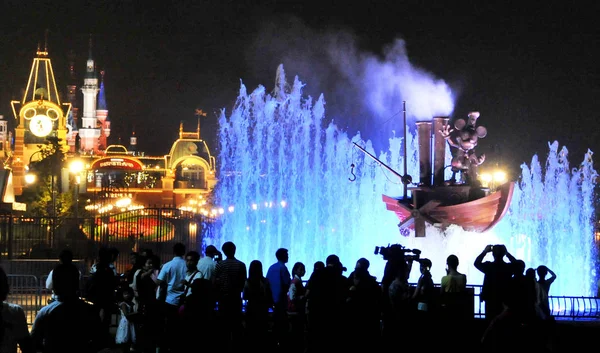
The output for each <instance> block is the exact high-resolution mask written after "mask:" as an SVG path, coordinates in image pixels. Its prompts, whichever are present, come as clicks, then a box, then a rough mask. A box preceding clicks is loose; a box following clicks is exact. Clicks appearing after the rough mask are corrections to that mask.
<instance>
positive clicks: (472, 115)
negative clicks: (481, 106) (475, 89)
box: [469, 112, 479, 119]
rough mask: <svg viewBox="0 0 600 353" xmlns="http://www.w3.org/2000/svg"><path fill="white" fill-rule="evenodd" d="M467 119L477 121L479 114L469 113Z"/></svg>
mask: <svg viewBox="0 0 600 353" xmlns="http://www.w3.org/2000/svg"><path fill="white" fill-rule="evenodd" d="M469 118H471V119H478V118H479V112H470V113H469Z"/></svg>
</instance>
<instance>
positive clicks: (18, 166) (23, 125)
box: [11, 32, 71, 195]
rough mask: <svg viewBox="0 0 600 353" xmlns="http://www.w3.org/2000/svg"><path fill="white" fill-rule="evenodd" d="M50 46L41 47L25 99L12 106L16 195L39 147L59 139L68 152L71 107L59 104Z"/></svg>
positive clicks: (66, 104) (13, 165) (21, 189)
mask: <svg viewBox="0 0 600 353" xmlns="http://www.w3.org/2000/svg"><path fill="white" fill-rule="evenodd" d="M46 35H47V32H46ZM47 44H48V38H47V37H46V42H45V45H44V49H43V50H42V49H40V47H39V46H38V50H37V52H36V57H35V58H34V59H33V64H32V66H31V72H30V73H29V79H28V81H27V86H26V88H25V93H24V94H23V98H22V99H21V100H18V101H12V102H11V105H12V108H13V114H14V116H15V119H16V121H17V124H16V125H17V126H16V128H15V142H14V145H15V146H14V154H13V160H12V164H11V167H12V170H13V185H14V192H15V195H21V194H22V193H23V185H24V181H25V180H24V175H25V167H26V166H28V165H29V162H30V160H32V159H33V157H35V156H34V154H36V153H37V152H39V147H38V146H39V145H42V144H45V143H46V142H47V138H48V137H56V138H58V140H59V144H60V145H61V148H62V149H63V151H64V152H67V151H68V145H67V139H66V138H67V131H68V130H67V119H66V117H67V116H68V115H69V113H70V110H71V103H61V101H60V94H59V92H58V88H57V85H56V80H55V79H54V70H53V69H52V62H51V61H50V58H49V57H48V45H47ZM36 155H37V156H39V155H40V154H39V153H37V154H36Z"/></svg>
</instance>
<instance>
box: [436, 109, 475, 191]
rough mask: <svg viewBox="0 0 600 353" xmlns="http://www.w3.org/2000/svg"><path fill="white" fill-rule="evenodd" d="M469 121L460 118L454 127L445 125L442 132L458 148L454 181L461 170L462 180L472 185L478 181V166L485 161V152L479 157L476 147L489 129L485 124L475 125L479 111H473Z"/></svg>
mask: <svg viewBox="0 0 600 353" xmlns="http://www.w3.org/2000/svg"><path fill="white" fill-rule="evenodd" d="M468 117H469V119H468V121H465V120H464V119H458V120H456V122H455V123H454V129H451V128H450V125H445V126H444V128H443V129H442V130H440V131H439V132H440V134H442V137H444V139H446V141H448V144H449V145H450V146H452V147H454V148H456V149H457V150H458V153H457V155H456V156H455V157H454V158H452V179H451V180H452V181H454V180H455V179H454V178H455V176H456V173H457V172H461V181H462V182H463V183H465V184H469V185H472V184H474V183H475V182H476V181H477V167H478V166H479V165H480V164H481V163H483V162H484V161H485V154H482V155H481V156H479V157H477V155H476V154H475V147H477V142H478V140H479V139H480V138H484V137H485V136H486V135H487V129H486V128H485V127H483V126H477V127H475V125H476V123H477V119H478V118H479V112H471V113H469V115H468Z"/></svg>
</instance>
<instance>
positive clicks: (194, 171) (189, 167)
mask: <svg viewBox="0 0 600 353" xmlns="http://www.w3.org/2000/svg"><path fill="white" fill-rule="evenodd" d="M181 179H182V180H185V181H187V182H188V187H190V188H192V189H205V188H206V178H205V175H204V167H203V166H202V165H200V164H197V163H194V161H186V162H183V163H182V164H181Z"/></svg>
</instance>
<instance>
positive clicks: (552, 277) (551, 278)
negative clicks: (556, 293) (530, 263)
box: [546, 267, 556, 283]
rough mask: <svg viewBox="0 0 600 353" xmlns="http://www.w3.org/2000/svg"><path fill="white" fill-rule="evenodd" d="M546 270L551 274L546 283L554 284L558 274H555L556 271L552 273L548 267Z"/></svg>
mask: <svg viewBox="0 0 600 353" xmlns="http://www.w3.org/2000/svg"><path fill="white" fill-rule="evenodd" d="M546 269H547V270H548V273H549V274H550V278H548V279H547V280H546V282H548V283H552V282H554V280H555V279H556V273H554V271H552V270H551V269H549V268H548V267H546Z"/></svg>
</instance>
